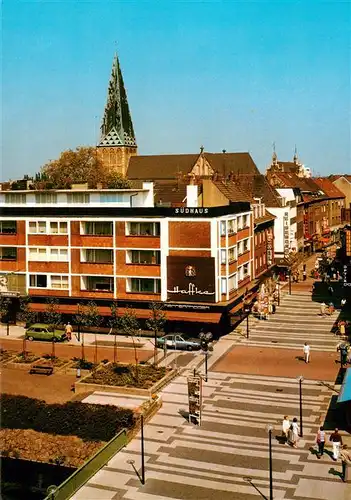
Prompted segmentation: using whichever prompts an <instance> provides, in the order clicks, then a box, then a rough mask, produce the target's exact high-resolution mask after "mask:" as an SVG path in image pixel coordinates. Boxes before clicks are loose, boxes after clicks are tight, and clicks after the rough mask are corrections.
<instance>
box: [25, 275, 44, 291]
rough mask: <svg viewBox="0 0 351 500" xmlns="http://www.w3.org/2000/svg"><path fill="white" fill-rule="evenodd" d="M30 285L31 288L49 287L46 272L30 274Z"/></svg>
mask: <svg viewBox="0 0 351 500" xmlns="http://www.w3.org/2000/svg"><path fill="white" fill-rule="evenodd" d="M29 286H30V287H31V288H47V276H46V274H30V275H29Z"/></svg>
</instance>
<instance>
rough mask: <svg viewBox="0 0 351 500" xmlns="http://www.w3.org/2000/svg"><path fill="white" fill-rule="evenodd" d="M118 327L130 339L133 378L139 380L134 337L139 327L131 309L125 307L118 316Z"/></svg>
mask: <svg viewBox="0 0 351 500" xmlns="http://www.w3.org/2000/svg"><path fill="white" fill-rule="evenodd" d="M120 328H121V330H122V332H123V333H124V335H126V336H128V337H130V338H131V339H132V342H133V349H134V359H135V378H136V380H139V367H138V353H137V348H136V344H135V337H136V334H137V332H138V331H139V329H140V327H139V322H138V320H137V317H136V315H135V311H134V310H133V309H131V308H129V307H127V309H126V311H125V312H124V314H123V315H122V316H121V318H120Z"/></svg>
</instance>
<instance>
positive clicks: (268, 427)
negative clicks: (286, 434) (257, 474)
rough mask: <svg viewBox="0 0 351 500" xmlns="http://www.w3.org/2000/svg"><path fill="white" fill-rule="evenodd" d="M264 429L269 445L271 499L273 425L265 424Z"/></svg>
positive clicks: (271, 487)
mask: <svg viewBox="0 0 351 500" xmlns="http://www.w3.org/2000/svg"><path fill="white" fill-rule="evenodd" d="M266 431H267V433H268V446H269V448H268V449H269V500H273V459H272V432H273V425H272V424H267V425H266Z"/></svg>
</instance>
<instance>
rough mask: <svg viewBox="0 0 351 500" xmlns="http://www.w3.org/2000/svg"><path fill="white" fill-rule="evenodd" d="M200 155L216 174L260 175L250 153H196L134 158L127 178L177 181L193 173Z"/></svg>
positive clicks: (130, 163) (131, 160)
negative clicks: (180, 177) (178, 176)
mask: <svg viewBox="0 0 351 500" xmlns="http://www.w3.org/2000/svg"><path fill="white" fill-rule="evenodd" d="M200 155H203V157H204V158H205V159H206V160H207V161H208V163H209V164H210V165H211V167H212V169H213V170H214V172H218V173H219V174H221V175H224V176H226V175H228V174H230V173H231V172H233V173H234V174H249V173H251V174H259V175H260V172H259V170H258V168H257V167H256V165H255V162H254V161H253V159H252V158H251V156H250V153H207V152H205V153H196V154H175V155H148V156H132V157H131V158H130V161H129V166H128V171H127V176H128V177H129V179H148V180H154V179H175V178H176V177H177V175H180V174H181V175H187V174H189V173H190V172H191V170H192V169H193V167H194V165H195V164H196V162H197V160H198V158H199V156H200Z"/></svg>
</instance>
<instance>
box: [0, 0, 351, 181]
mask: <svg viewBox="0 0 351 500" xmlns="http://www.w3.org/2000/svg"><path fill="white" fill-rule="evenodd" d="M350 6H351V3H350V2H349V1H339V2H338V1H330V2H322V1H319V0H305V1H299V2H297V1H283V0H280V1H265V0H262V1H255V2H251V1H245V2H239V1H201V2H200V1H193V2H190V1H176V0H173V1H166V0H165V1H162V0H159V1H142V0H138V1H128V0H125V1H113V0H109V1H108V0H100V1H99V0H95V1H94V0H92V1H83V0H82V1H80V0H66V1H65V0H28V1H24V0H3V4H2V7H3V12H2V17H3V19H2V29H3V46H2V48H3V61H2V69H3V81H2V84H3V93H2V146H3V148H2V176H1V177H2V179H7V178H16V177H19V176H22V175H23V174H26V173H27V174H34V173H35V172H36V171H38V170H39V169H40V167H41V166H42V165H43V164H44V163H45V162H47V161H48V160H49V159H54V158H56V157H58V156H59V154H60V152H61V151H62V150H64V149H68V148H75V147H76V146H79V145H88V144H91V145H93V144H95V143H96V140H97V137H98V131H99V126H100V120H101V117H102V114H103V109H104V105H105V100H106V91H107V84H108V79H109V76H110V70H111V64H112V59H113V54H114V52H115V50H117V51H118V55H119V58H120V63H121V67H122V71H123V75H124V81H125V84H126V88H127V93H128V99H129V104H130V108H131V112H132V118H133V122H134V128H135V132H136V135H137V141H138V146H139V153H140V154H163V153H194V152H197V151H199V149H200V146H201V144H203V145H204V147H205V150H207V151H212V152H215V151H221V150H222V149H226V150H227V151H249V152H250V153H251V155H252V157H253V158H254V160H255V162H256V164H257V166H258V167H259V169H260V170H261V171H264V170H265V167H266V165H267V164H268V162H269V161H270V158H271V155H272V143H273V142H275V143H276V150H277V154H278V157H279V158H280V159H282V160H289V159H291V158H292V156H293V153H294V147H295V144H296V145H297V149H298V153H299V156H300V159H301V161H302V162H303V163H305V164H306V165H308V166H310V167H311V168H312V169H313V171H314V173H317V174H318V173H320V174H322V175H326V174H329V173H333V172H342V171H343V172H347V171H350V164H351V162H350V130H351V129H350V95H351V94H350V39H351V38H350Z"/></svg>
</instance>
